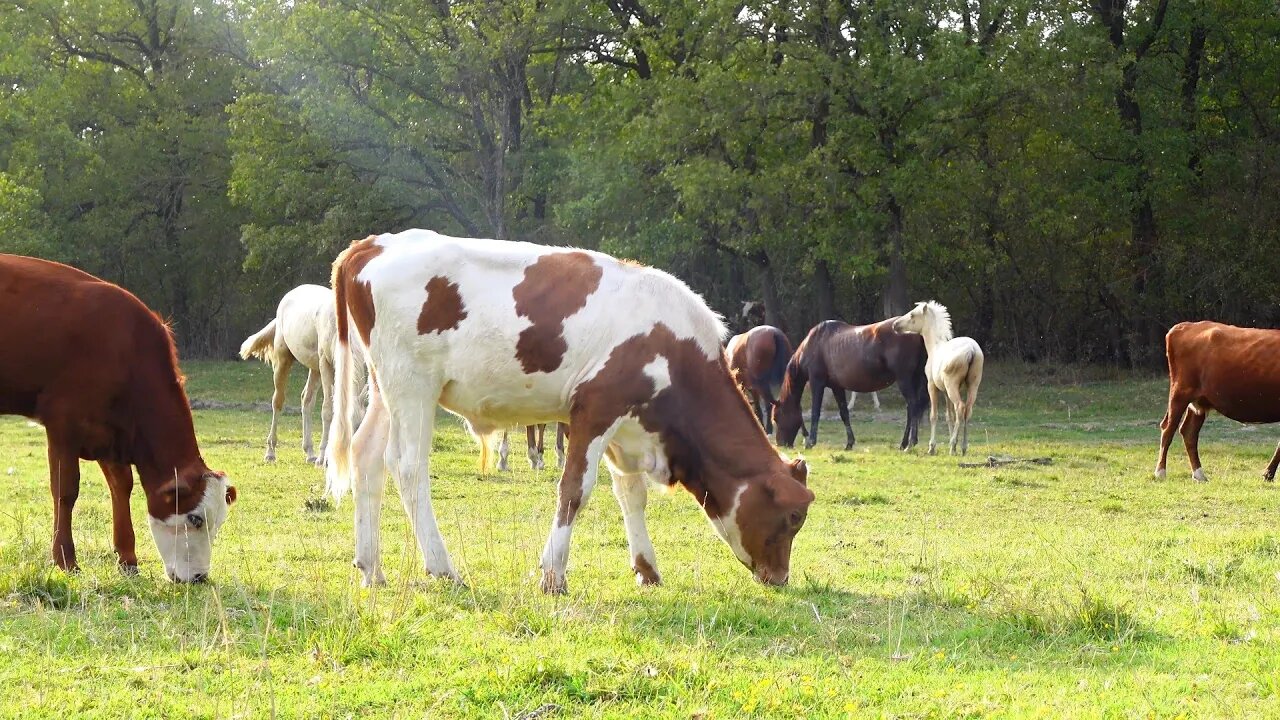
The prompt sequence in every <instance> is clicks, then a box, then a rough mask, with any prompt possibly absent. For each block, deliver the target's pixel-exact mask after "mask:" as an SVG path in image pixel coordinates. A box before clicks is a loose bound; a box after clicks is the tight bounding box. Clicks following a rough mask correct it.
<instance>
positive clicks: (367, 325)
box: [331, 235, 382, 345]
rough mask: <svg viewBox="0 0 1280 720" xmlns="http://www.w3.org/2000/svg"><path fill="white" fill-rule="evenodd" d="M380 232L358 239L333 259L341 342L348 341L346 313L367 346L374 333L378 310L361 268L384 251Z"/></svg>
mask: <svg viewBox="0 0 1280 720" xmlns="http://www.w3.org/2000/svg"><path fill="white" fill-rule="evenodd" d="M377 239H378V236H377V235H370V236H369V237H367V238H365V239H363V240H356V241H355V242H353V243H351V245H350V246H349V247H347V249H346V250H343V251H342V252H341V253H338V257H337V258H336V259H335V260H334V261H333V280H332V283H331V284H332V285H333V292H334V302H335V304H336V305H337V311H338V341H339V342H343V343H345V342H347V338H348V337H349V336H350V335H349V332H350V331H349V330H348V328H347V313H348V312H350V313H351V320H352V321H353V322H355V324H356V330H357V331H359V333H360V338H361V339H362V340H363V341H364V344H365V345H368V344H369V335H370V333H372V332H373V323H374V321H375V320H376V319H377V312H376V309H375V308H374V305H373V288H372V287H370V286H369V283H367V282H362V281H358V280H357V279H356V278H358V277H359V276H360V271H362V270H364V266H365V265H368V264H369V263H370V262H371V261H372V260H373V259H374V258H376V257H378V256H379V255H381V254H382V246H380V245H378V244H377V243H376V240H377Z"/></svg>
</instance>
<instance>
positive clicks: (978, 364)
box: [960, 356, 982, 455]
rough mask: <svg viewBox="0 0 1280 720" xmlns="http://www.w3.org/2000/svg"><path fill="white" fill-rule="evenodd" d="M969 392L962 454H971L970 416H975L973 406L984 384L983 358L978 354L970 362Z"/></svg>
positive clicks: (966, 399) (965, 411) (961, 445)
mask: <svg viewBox="0 0 1280 720" xmlns="http://www.w3.org/2000/svg"><path fill="white" fill-rule="evenodd" d="M966 385H968V388H967V390H968V393H967V397H966V398H965V403H964V420H963V422H964V429H963V431H962V432H963V433H964V436H963V439H961V441H960V454H961V455H968V454H969V418H971V417H973V406H974V404H975V403H977V402H978V386H980V385H982V358H981V356H978V357H977V358H975V360H974V361H970V364H969V380H968V382H967V383H966Z"/></svg>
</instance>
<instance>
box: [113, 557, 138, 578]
mask: <svg viewBox="0 0 1280 720" xmlns="http://www.w3.org/2000/svg"><path fill="white" fill-rule="evenodd" d="M118 567H119V568H120V574H121V575H124V576H125V577H134V576H136V575H137V574H138V563H137V562H136V561H135V562H131V563H120V564H119V565H118Z"/></svg>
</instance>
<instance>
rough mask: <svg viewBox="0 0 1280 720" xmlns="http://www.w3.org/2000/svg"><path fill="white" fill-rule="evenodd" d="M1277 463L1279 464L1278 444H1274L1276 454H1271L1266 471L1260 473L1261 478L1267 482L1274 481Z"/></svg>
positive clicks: (1279, 446) (1279, 450) (1279, 452)
mask: <svg viewBox="0 0 1280 720" xmlns="http://www.w3.org/2000/svg"><path fill="white" fill-rule="evenodd" d="M1277 465H1280V444H1277V445H1276V454H1275V455H1272V456H1271V462H1270V463H1268V464H1267V469H1266V471H1264V472H1263V473H1262V479H1263V480H1266V481H1267V482H1274V481H1275V479H1276V466H1277Z"/></svg>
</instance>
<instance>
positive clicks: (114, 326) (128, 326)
mask: <svg viewBox="0 0 1280 720" xmlns="http://www.w3.org/2000/svg"><path fill="white" fill-rule="evenodd" d="M177 362H178V358H177V353H176V352H175V350H174V346H173V339H172V338H171V337H170V335H169V329H168V328H167V327H166V326H165V324H164V323H163V322H161V321H160V319H159V318H158V317H156V315H155V314H154V313H152V312H151V311H150V310H149V309H147V306H145V305H143V304H142V302H141V301H139V300H138V299H137V298H136V297H134V296H133V295H131V294H129V293H128V292H127V291H125V290H123V289H121V288H119V287H117V286H116V285H112V284H111V283H108V282H105V281H103V280H99V279H98V278H96V277H94V276H92V275H89V274H88V273H84V272H81V271H79V270H76V269H75V268H72V267H68V266H66V265H60V264H58V263H53V262H48V261H46V260H37V259H35V258H27V257H19V256H16V255H0V414H3V415H24V416H26V417H29V418H31V419H33V420H36V421H37V422H39V423H40V424H42V425H44V428H45V433H46V435H47V437H48V442H49V474H50V489H51V491H52V494H53V561H54V562H55V563H57V564H58V566H59V567H61V568H63V569H64V570H75V569H76V550H75V543H74V542H73V541H72V539H71V511H72V509H73V508H74V507H75V503H76V498H77V497H78V496H79V494H80V459H82V458H83V459H85V460H96V461H97V462H98V464H99V465H100V466H101V467H102V473H103V475H105V476H106V478H107V484H108V486H110V488H111V512H112V528H113V539H114V543H115V549H116V554H117V556H118V559H119V563H120V569H121V570H122V571H123V572H125V573H129V574H132V573H134V572H136V571H137V568H138V556H137V554H136V552H135V547H134V536H133V521H132V519H131V517H130V514H129V495H130V493H131V492H132V490H133V470H132V468H131V467H130V466H131V465H132V466H136V467H137V468H138V477H139V478H140V479H141V482H142V489H143V491H144V492H145V493H146V495H147V512H148V514H149V515H150V516H151V517H150V519H151V533H152V535H153V536H154V538H155V541H156V547H157V548H158V549H159V550H160V557H161V558H163V559H164V566H165V573H166V574H167V575H168V576H169V578H170V579H172V580H174V581H178V582H199V581H201V580H203V579H205V578H206V577H207V576H208V574H209V565H210V558H211V555H212V543H213V538H214V536H215V535H216V534H217V532H218V529H219V527H221V525H222V523H223V521H224V520H226V517H227V510H228V506H229V505H230V504H231V503H232V502H234V501H235V497H236V490H235V488H234V487H232V486H231V485H228V484H227V478H226V476H225V475H223V474H222V473H219V472H214V471H213V470H210V469H209V466H207V465H205V464H204V459H203V458H201V457H200V448H199V447H198V446H197V445H196V437H195V429H194V427H193V425H192V422H191V409H190V406H189V405H188V404H187V394H186V392H185V391H184V390H183V387H182V375H181V374H180V373H179V372H178V365H177Z"/></svg>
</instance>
